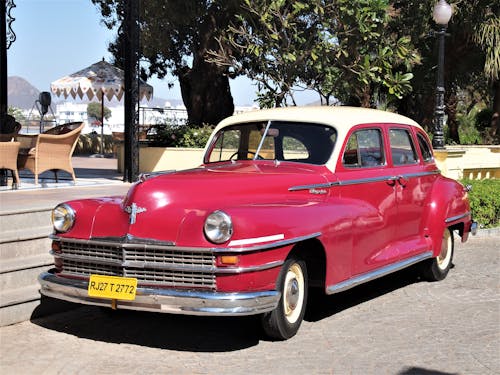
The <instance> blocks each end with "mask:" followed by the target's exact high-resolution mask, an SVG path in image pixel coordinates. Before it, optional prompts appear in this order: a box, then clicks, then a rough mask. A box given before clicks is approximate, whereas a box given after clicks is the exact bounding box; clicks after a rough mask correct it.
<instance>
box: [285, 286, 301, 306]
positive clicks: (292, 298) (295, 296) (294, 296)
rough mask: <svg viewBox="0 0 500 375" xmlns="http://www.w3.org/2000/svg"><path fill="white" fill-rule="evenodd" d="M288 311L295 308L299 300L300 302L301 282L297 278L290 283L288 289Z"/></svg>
mask: <svg viewBox="0 0 500 375" xmlns="http://www.w3.org/2000/svg"><path fill="white" fill-rule="evenodd" d="M286 301H287V311H292V310H295V308H296V307H297V302H299V283H298V281H297V279H293V280H292V282H291V283H289V284H288V287H287V291H286Z"/></svg>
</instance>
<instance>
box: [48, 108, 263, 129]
mask: <svg viewBox="0 0 500 375" xmlns="http://www.w3.org/2000/svg"><path fill="white" fill-rule="evenodd" d="M87 105H88V103H74V102H63V103H60V104H57V105H56V108H55V117H56V122H57V124H64V123H66V122H77V121H82V122H84V123H85V127H84V129H83V131H82V133H83V134H86V133H92V132H94V131H95V132H97V133H100V132H101V127H100V124H99V123H98V122H95V121H93V120H94V119H90V120H89V119H88V116H87ZM105 106H106V104H105ZM106 107H108V108H109V109H110V110H111V117H110V118H109V119H108V120H106V119H105V120H104V134H111V133H112V132H123V131H124V128H125V125H124V124H125V107H124V106H123V105H118V106H106ZM256 109H258V107H256V106H252V107H235V110H234V113H241V112H246V111H252V110H256ZM187 118H188V116H187V111H186V107H184V105H178V106H172V104H171V103H170V102H168V101H167V102H165V106H164V107H163V108H159V107H149V106H147V104H146V105H141V106H140V108H139V124H140V126H150V125H155V124H167V123H169V124H172V125H182V124H185V123H186V122H187Z"/></svg>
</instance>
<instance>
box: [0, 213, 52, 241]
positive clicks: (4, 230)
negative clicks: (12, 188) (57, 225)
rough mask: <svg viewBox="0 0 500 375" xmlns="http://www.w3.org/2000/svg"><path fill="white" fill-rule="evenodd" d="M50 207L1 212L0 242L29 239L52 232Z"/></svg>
mask: <svg viewBox="0 0 500 375" xmlns="http://www.w3.org/2000/svg"><path fill="white" fill-rule="evenodd" d="M50 213H51V210H50V209H48V208H41V209H31V210H23V211H19V212H1V213H0V228H1V229H0V243H5V242H14V241H22V240H29V239H33V238H40V237H42V236H47V235H48V234H50V233H51V232H52V223H51V219H50Z"/></svg>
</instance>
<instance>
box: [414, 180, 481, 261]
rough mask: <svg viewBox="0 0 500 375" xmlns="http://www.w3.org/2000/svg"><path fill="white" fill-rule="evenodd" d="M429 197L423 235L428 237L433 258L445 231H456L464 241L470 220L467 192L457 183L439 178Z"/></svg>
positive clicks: (438, 250)
mask: <svg viewBox="0 0 500 375" xmlns="http://www.w3.org/2000/svg"><path fill="white" fill-rule="evenodd" d="M431 196H432V199H431V200H430V202H429V203H428V206H427V210H426V213H425V215H424V218H425V219H424V234H425V236H426V237H430V239H431V241H432V249H433V252H434V256H437V255H438V254H439V252H440V249H441V241H442V237H443V233H444V231H445V229H446V228H451V229H452V230H455V229H457V230H458V232H459V235H460V236H461V237H462V241H465V240H466V239H467V237H468V234H469V231H470V226H471V223H472V218H471V212H470V205H469V200H468V197H467V190H466V189H465V188H464V187H463V185H461V184H460V183H458V182H457V181H455V180H452V179H449V178H446V177H443V176H441V177H440V178H438V180H437V181H436V183H435V184H434V187H433V189H432V193H431Z"/></svg>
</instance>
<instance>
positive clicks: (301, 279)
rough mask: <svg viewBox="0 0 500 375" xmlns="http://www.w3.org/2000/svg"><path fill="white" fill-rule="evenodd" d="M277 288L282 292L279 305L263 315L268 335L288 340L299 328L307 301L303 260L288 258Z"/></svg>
mask: <svg viewBox="0 0 500 375" xmlns="http://www.w3.org/2000/svg"><path fill="white" fill-rule="evenodd" d="M276 287H277V290H279V291H280V292H281V298H280V301H279V304H278V307H277V308H276V309H275V310H273V311H271V312H268V313H265V314H264V315H263V316H262V328H263V329H264V332H265V333H266V335H267V336H268V337H270V338H272V339H276V340H286V339H289V338H290V337H292V336H294V335H295V334H296V333H297V331H298V330H299V327H300V324H301V323H302V320H303V318H304V313H305V311H306V303H307V288H308V283H307V268H306V264H305V262H304V261H303V260H300V259H297V258H294V257H292V258H290V259H288V260H287V261H286V262H285V264H284V265H283V267H282V269H281V272H280V274H279V277H278V282H277V285H276Z"/></svg>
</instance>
